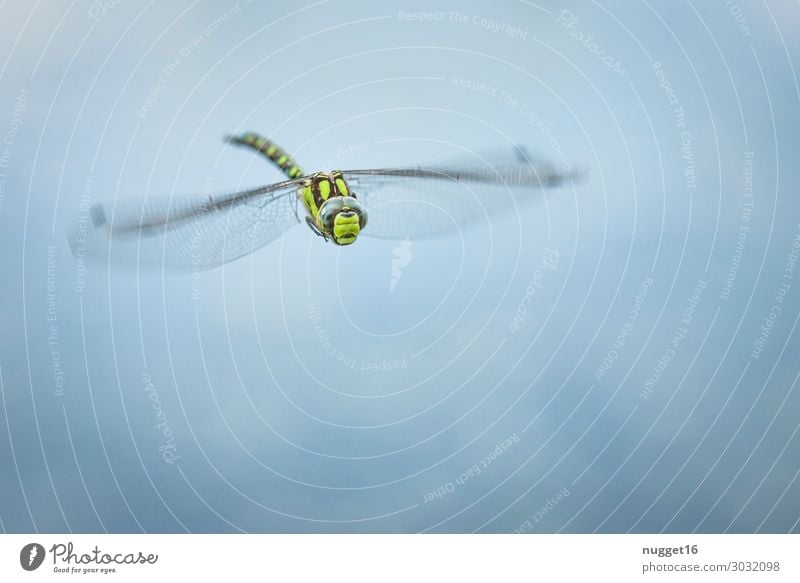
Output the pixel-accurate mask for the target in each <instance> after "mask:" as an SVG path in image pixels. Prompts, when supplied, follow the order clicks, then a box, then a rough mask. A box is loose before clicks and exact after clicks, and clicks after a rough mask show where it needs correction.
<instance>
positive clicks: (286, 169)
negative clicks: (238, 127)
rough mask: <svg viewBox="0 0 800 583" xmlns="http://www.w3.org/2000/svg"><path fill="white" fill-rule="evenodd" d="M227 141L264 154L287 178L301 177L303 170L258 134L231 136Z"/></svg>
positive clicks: (282, 151)
mask: <svg viewBox="0 0 800 583" xmlns="http://www.w3.org/2000/svg"><path fill="white" fill-rule="evenodd" d="M228 141H229V142H230V143H232V144H238V145H241V146H247V147H249V148H253V149H254V150H256V151H257V152H260V153H262V154H264V156H266V157H267V158H269V159H270V160H271V161H272V162H274V163H275V165H276V166H277V167H278V168H280V169H281V170H282V171H283V173H284V174H286V176H288V177H289V178H292V179H294V178H299V177H301V176H302V175H303V169H302V168H301V167H300V166H298V165H297V162H295V161H294V159H293V158H292V157H291V156H289V154H287V153H286V152H285V151H284V150H283V148H281V147H280V146H279V145H278V144H276V143H275V142H272V141H270V140H268V139H266V138H262V137H261V136H259V135H258V134H255V133H253V132H247V133H245V134H242V135H241V136H232V137H230V138H228Z"/></svg>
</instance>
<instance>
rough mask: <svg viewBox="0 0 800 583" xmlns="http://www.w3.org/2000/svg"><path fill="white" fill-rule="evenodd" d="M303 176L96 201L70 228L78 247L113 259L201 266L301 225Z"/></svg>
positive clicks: (245, 251)
mask: <svg viewBox="0 0 800 583" xmlns="http://www.w3.org/2000/svg"><path fill="white" fill-rule="evenodd" d="M301 182H302V181H301V180H290V181H284V182H280V183H277V184H273V185H271V186H265V187H263V188H256V189H252V190H246V191H240V192H235V193H232V194H227V195H218V196H205V197H202V196H198V197H189V198H156V199H145V200H126V201H120V202H117V203H115V204H113V205H109V206H103V205H95V206H93V207H92V208H91V211H90V213H89V215H90V216H88V217H82V218H81V219H80V220H79V221H78V222H77V225H76V226H75V228H74V229H73V230H72V232H71V233H70V234H69V243H70V247H71V248H72V253H73V255H75V256H76V257H78V256H81V257H86V258H88V259H91V260H93V261H97V262H100V261H104V262H109V263H110V264H111V265H131V266H137V265H138V266H141V267H150V268H152V267H162V266H163V267H165V268H167V269H170V270H179V271H194V270H203V269H209V268H211V267H215V266H217V265H221V264H222V263H225V262H227V261H231V260H233V259H236V258H237V257H241V256H243V255H247V254H248V253H251V252H253V251H255V250H256V249H258V248H259V247H262V246H264V245H266V244H267V243H269V242H270V241H273V240H274V239H276V238H277V237H279V236H280V235H281V234H282V233H283V232H284V231H286V229H288V228H289V227H291V226H293V225H296V224H298V222H299V220H300V218H299V214H298V212H299V211H298V199H297V193H298V187H299V185H300V183H301Z"/></svg>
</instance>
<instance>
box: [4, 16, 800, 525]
mask: <svg viewBox="0 0 800 583" xmlns="http://www.w3.org/2000/svg"><path fill="white" fill-rule="evenodd" d="M0 13H1V14H2V17H1V18H0V47H1V50H0V106H1V109H0V141H1V142H2V143H0V227H1V228H0V245H1V246H0V249H2V251H1V252H0V253H2V255H0V257H1V258H2V265H3V277H2V278H0V289H1V290H2V300H3V301H2V302H0V321H2V326H3V334H2V337H1V338H0V343H2V350H1V351H0V389H2V391H1V394H2V399H1V400H0V405H1V406H2V415H0V467H2V472H1V473H0V528H2V529H3V530H4V531H6V532H33V531H43V532H63V531H73V532H103V531H107V532H142V531H146V532H185V531H191V532H238V531H247V532H417V531H429V532H473V531H482V532H629V531H633V532H691V531H697V532H789V531H794V532H796V531H798V529H799V528H800V527H799V526H798V525H799V521H800V480H798V473H799V471H800V438H798V436H797V431H798V426H799V423H800V421H799V418H800V416H799V415H798V411H800V390H798V388H797V382H798V373H799V371H800V367H799V365H798V359H797V355H798V348H800V342H798V339H797V333H796V326H797V323H798V316H799V315H800V310H798V308H799V307H800V271H797V270H796V261H797V253H798V250H800V203H798V200H797V184H798V165H797V163H796V160H797V151H798V145H799V144H800V137H798V136H800V131H798V130H800V107H799V106H800V91H799V90H798V81H797V77H796V71H797V59H798V56H800V51H799V50H798V49H799V48H800V42H798V41H800V26H799V25H800V7H798V5H797V4H796V3H789V2H784V3H770V4H767V3H759V2H749V1H744V0H737V1H736V2H714V3H698V2H686V3H684V2H680V3H675V4H674V5H673V4H672V3H670V5H669V6H666V5H663V4H653V3H648V2H642V3H624V4H622V3H620V4H616V3H615V4H613V5H612V6H610V7H605V6H602V5H601V4H600V3H594V2H571V3H560V2H544V1H542V2H512V1H508V2H494V3H491V4H486V3H481V2H456V1H455V0H452V1H437V2H434V3H430V2H415V1H409V2H389V3H373V4H369V5H368V4H364V3H356V2H344V1H336V0H332V1H322V2H316V3H302V4H296V3H284V4H274V3H273V4H271V5H262V3H256V2H252V3H250V2H245V1H241V2H239V3H230V2H228V3H225V2H210V1H199V0H198V1H194V2H172V3H169V4H167V3H159V4H156V3H155V2H149V3H147V4H136V3H129V2H111V1H106V2H102V1H101V0H97V1H96V2H90V1H88V0H79V1H76V2H72V3H29V4H25V3H19V2H16V3H4V4H3V5H2V8H0ZM244 130H254V131H258V132H261V133H262V134H264V135H266V136H269V137H271V138H273V139H274V140H275V141H276V142H278V143H279V144H281V145H282V146H283V147H285V148H286V149H287V150H288V151H290V152H291V153H293V154H294V156H295V157H296V158H297V159H298V161H299V162H300V164H301V165H303V166H304V167H305V168H306V169H308V170H318V169H330V168H334V167H341V168H369V167H376V166H386V165H403V164H416V163H418V162H421V161H426V160H431V159H436V158H439V157H447V156H448V155H452V154H453V153H454V152H458V151H460V150H462V149H466V150H480V149H481V148H493V147H497V146H504V145H509V144H517V143H519V144H525V145H527V146H529V147H530V148H532V149H533V150H535V151H537V152H539V153H541V154H542V155H544V156H545V157H547V158H549V159H551V160H552V161H553V163H554V164H556V165H557V166H559V167H562V168H563V167H567V165H569V164H574V165H576V166H578V167H581V168H583V169H585V170H586V173H587V174H586V175H587V178H586V180H584V181H583V182H581V183H578V184H575V185H569V186H565V187H562V188H559V189H554V190H551V191H548V192H547V193H546V196H545V197H544V199H543V200H542V201H540V202H539V203H538V204H532V205H525V206H524V207H520V209H519V210H518V211H515V212H510V213H507V214H506V216H504V217H500V218H498V219H497V220H493V221H491V223H489V224H483V225H479V226H478V227H476V228H475V229H472V230H469V231H464V232H463V233H462V234H460V235H459V236H454V237H452V238H448V239H442V240H436V241H410V242H409V243H406V244H405V246H402V244H400V243H398V242H395V241H384V240H368V239H363V240H359V242H358V243H357V244H356V245H354V246H353V247H352V248H335V247H333V246H331V245H325V244H324V243H323V242H322V241H321V240H320V239H318V238H317V237H314V236H313V235H312V234H311V233H310V232H309V231H308V230H307V229H305V227H297V228H295V229H292V230H291V231H289V232H287V234H286V235H285V236H284V237H283V238H282V239H281V240H279V241H277V242H275V243H273V244H272V245H270V246H268V247H265V248H263V249H262V250H260V251H258V252H256V253H254V254H252V255H250V256H248V257H246V258H243V259H241V260H238V261H236V262H233V263H230V264H227V265H225V266H224V267H223V268H219V269H216V270H212V271H208V272H203V273H202V274H201V275H200V276H199V277H192V276H189V275H171V274H166V275H164V274H161V273H152V272H142V273H136V272H116V271H113V272H112V273H111V274H109V273H108V272H106V271H105V270H104V269H98V268H96V267H93V266H89V267H88V269H87V270H86V271H85V272H84V271H83V270H82V268H81V266H80V265H79V264H77V263H76V262H75V260H74V258H73V257H72V255H71V253H70V250H69V247H68V245H67V243H66V233H67V232H68V230H69V229H70V228H72V226H73V225H74V224H75V221H76V220H79V218H80V217H81V216H84V217H85V216H86V209H87V208H88V205H89V204H94V203H98V202H102V203H106V204H110V203H113V201H114V199H115V198H119V199H123V198H140V197H143V196H157V195H170V194H172V193H193V192H198V193H199V192H203V191H206V190H209V189H214V190H223V191H224V190H227V189H231V188H237V187H244V186H253V185H259V184H265V183H270V182H274V181H277V180H278V179H280V175H279V174H278V173H277V172H276V171H275V170H273V169H272V168H271V167H270V166H269V165H267V164H266V163H265V162H264V161H263V160H262V159H260V158H258V157H257V156H254V155H251V154H250V153H248V152H244V151H241V150H236V149H233V148H230V147H228V146H226V145H224V144H223V143H222V140H221V137H222V136H223V135H224V134H228V133H232V132H240V131H244ZM401 257H403V258H404V259H401ZM393 267H394V268H395V273H394V274H393ZM398 270H399V272H400V275H399V276H398V275H397V271H398Z"/></svg>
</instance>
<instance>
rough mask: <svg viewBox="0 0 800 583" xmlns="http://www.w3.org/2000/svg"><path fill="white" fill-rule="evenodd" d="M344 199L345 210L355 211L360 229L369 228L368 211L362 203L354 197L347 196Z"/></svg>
mask: <svg viewBox="0 0 800 583" xmlns="http://www.w3.org/2000/svg"><path fill="white" fill-rule="evenodd" d="M343 199H344V206H345V209H348V210H351V211H353V212H354V213H355V214H356V215H357V216H358V225H359V227H360V228H362V229H363V228H364V227H366V226H367V210H366V209H365V208H364V207H363V206H361V203H360V202H358V200H356V199H355V198H353V197H352V196H345V197H343Z"/></svg>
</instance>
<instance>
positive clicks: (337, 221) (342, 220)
mask: <svg viewBox="0 0 800 583" xmlns="http://www.w3.org/2000/svg"><path fill="white" fill-rule="evenodd" d="M317 226H318V227H319V229H320V230H321V231H322V232H323V233H325V234H326V235H328V236H330V238H331V239H333V242H334V243H336V244H337V245H351V244H353V243H355V241H356V239H357V238H358V234H359V233H360V232H361V229H363V228H364V227H366V226H367V211H366V210H364V207H362V206H361V203H360V202H358V201H357V200H356V199H355V198H354V197H352V196H335V197H332V198H329V199H328V200H326V201H325V202H324V203H322V206H321V207H320V209H319V213H318V216H317Z"/></svg>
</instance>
